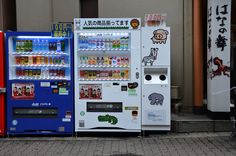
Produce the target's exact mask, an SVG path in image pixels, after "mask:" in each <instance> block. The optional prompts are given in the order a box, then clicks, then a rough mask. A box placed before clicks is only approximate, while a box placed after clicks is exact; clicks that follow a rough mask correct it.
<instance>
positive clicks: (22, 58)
mask: <svg viewBox="0 0 236 156" xmlns="http://www.w3.org/2000/svg"><path fill="white" fill-rule="evenodd" d="M24 63H25V57H23V56H21V57H20V64H22V65H23V64H24Z"/></svg>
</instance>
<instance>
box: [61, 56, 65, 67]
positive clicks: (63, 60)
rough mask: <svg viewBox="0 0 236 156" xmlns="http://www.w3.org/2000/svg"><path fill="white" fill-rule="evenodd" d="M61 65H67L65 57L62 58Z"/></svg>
mask: <svg viewBox="0 0 236 156" xmlns="http://www.w3.org/2000/svg"><path fill="white" fill-rule="evenodd" d="M61 64H62V65H64V64H66V63H65V57H63V56H62V57H61Z"/></svg>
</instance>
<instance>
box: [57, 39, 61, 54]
mask: <svg viewBox="0 0 236 156" xmlns="http://www.w3.org/2000/svg"><path fill="white" fill-rule="evenodd" d="M57 52H61V42H60V40H58V41H57Z"/></svg>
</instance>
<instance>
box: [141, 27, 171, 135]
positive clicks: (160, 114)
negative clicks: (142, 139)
mask: <svg viewBox="0 0 236 156" xmlns="http://www.w3.org/2000/svg"><path fill="white" fill-rule="evenodd" d="M170 78H171V77H170V28H169V27H166V26H165V25H164V24H163V25H159V26H153V25H148V24H147V25H146V26H145V27H143V28H142V130H143V131H146V130H164V131H166V130H170V86H171V84H170V83H171V80H170Z"/></svg>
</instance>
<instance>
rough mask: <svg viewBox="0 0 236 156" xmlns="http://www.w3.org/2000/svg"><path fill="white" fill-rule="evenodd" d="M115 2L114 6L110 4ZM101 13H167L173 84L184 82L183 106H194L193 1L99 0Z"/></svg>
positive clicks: (124, 15) (109, 15)
mask: <svg viewBox="0 0 236 156" xmlns="http://www.w3.org/2000/svg"><path fill="white" fill-rule="evenodd" d="M111 6H112V7H111ZM98 8H99V10H98V16H99V17H142V18H143V17H144V15H145V14H147V13H167V26H170V27H171V75H172V76H171V79H172V82H171V83H172V85H175V86H181V94H182V96H183V95H184V99H183V100H184V106H186V107H188V108H190V107H191V106H192V46H191V45H192V42H191V41H192V2H191V1H184V0H174V1H173V0H145V1H144V0H118V1H117V0H99V1H98Z"/></svg>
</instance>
